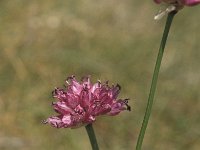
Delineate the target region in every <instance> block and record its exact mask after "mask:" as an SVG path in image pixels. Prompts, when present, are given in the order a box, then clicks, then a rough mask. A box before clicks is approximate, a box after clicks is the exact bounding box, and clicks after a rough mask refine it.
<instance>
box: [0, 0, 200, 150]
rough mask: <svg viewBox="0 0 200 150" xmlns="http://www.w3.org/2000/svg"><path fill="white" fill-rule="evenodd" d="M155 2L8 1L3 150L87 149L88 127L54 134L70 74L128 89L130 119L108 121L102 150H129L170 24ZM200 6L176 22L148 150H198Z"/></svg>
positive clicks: (100, 129)
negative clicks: (56, 91) (56, 103)
mask: <svg viewBox="0 0 200 150" xmlns="http://www.w3.org/2000/svg"><path fill="white" fill-rule="evenodd" d="M158 9H159V6H156V5H154V4H153V2H151V1H149V2H142V1H141V2H139V1H131V0H125V1H119V0H110V1H107V0H102V1H92V0H76V1H75V0H68V1H61V0H57V1H54V0H44V1H26V0H16V1H6V0H2V1H0V118H1V123H0V149H2V150H13V149H15V150H35V149H37V150H47V149H48V150H55V149H57V150H66V149H70V150H71V149H72V150H76V149H77V150H80V149H81V150H88V149H90V145H89V141H88V137H87V135H86V132H85V129H84V128H79V129H76V130H71V129H59V130H58V129H54V128H51V127H49V126H44V125H42V124H41V123H40V122H41V120H43V119H45V118H46V117H48V116H49V115H50V114H53V110H52V109H51V107H50V104H51V101H53V99H52V98H51V91H52V90H53V88H54V87H55V86H59V85H60V86H62V85H63V82H64V79H65V78H66V76H69V75H71V74H75V75H76V76H77V77H78V78H80V77H81V76H82V75H88V74H90V75H92V77H93V80H94V81H95V80H97V79H101V80H110V81H111V82H113V83H119V84H120V85H121V86H122V92H121V95H120V96H121V97H129V98H130V99H131V101H130V104H131V106H132V112H130V113H129V112H124V113H122V114H120V115H119V116H116V117H110V118H107V117H100V118H98V120H97V121H96V123H95V124H94V125H95V131H96V133H97V138H98V141H99V143H100V147H101V149H102V150H108V149H109V150H129V149H130V150H131V149H134V147H135V144H136V139H137V136H138V133H139V129H140V126H141V122H142V118H143V115H144V110H145V105H146V100H147V96H148V91H149V86H150V81H151V76H152V71H153V66H154V63H155V58H156V55H157V50H158V47H159V42H160V37H161V34H162V29H163V25H164V19H163V20H161V21H159V22H155V21H154V20H153V16H154V14H155V13H156V12H157V10H158ZM199 13H200V10H199V6H197V7H194V8H193V9H191V8H185V9H184V10H182V11H181V12H180V13H179V14H178V15H177V16H176V18H175V21H174V23H173V26H172V30H171V33H170V36H169V41H168V45H167V47H166V53H165V57H164V61H163V64H162V69H161V74H160V78H159V83H158V89H157V94H156V100H155V105H154V107H153V115H152V117H151V119H150V124H149V127H148V130H147V134H146V137H145V140H144V147H143V148H144V150H166V149H170V150H177V149H181V150H188V149H190V150H198V149H199V148H200V143H199V138H200V118H199V113H200V93H199V88H200V86H199V85H200V69H199V60H200V44H199V39H200V31H199V26H200V23H199V21H198V19H199Z"/></svg>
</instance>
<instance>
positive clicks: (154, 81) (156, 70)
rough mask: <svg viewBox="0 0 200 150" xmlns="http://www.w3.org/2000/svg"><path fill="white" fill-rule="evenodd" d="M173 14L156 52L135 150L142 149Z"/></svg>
mask: <svg viewBox="0 0 200 150" xmlns="http://www.w3.org/2000/svg"><path fill="white" fill-rule="evenodd" d="M175 14H176V11H173V12H171V13H169V15H168V17H167V21H166V24H165V29H164V32H163V37H162V40H161V43H160V48H159V52H158V56H157V60H156V65H155V68H154V73H153V78H152V82H151V88H150V93H149V98H148V103H147V107H146V112H145V115H144V119H143V122H142V127H141V130H140V134H139V137H138V141H137V145H136V150H141V148H142V142H143V139H144V135H145V131H146V128H147V125H148V121H149V117H150V115H151V110H152V105H153V99H154V95H155V91H156V85H157V80H158V75H159V70H160V65H161V61H162V57H163V53H164V49H165V44H166V41H167V37H168V34H169V30H170V27H171V24H172V20H173V18H174V16H175Z"/></svg>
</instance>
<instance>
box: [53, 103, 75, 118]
mask: <svg viewBox="0 0 200 150" xmlns="http://www.w3.org/2000/svg"><path fill="white" fill-rule="evenodd" d="M52 106H53V108H54V110H55V111H56V112H58V113H59V114H62V115H66V114H70V113H73V109H72V108H70V107H69V106H67V105H66V102H63V101H60V102H56V103H52Z"/></svg>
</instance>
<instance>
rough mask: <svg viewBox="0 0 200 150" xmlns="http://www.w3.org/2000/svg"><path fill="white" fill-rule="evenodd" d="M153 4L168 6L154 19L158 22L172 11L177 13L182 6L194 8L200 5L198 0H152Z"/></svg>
mask: <svg viewBox="0 0 200 150" xmlns="http://www.w3.org/2000/svg"><path fill="white" fill-rule="evenodd" d="M154 2H155V3H157V4H160V3H165V4H168V6H167V8H166V9H165V10H163V11H160V12H159V13H158V14H157V15H156V16H155V17H154V19H155V20H159V19H160V18H162V17H163V16H165V15H166V14H168V13H170V12H172V11H175V10H176V11H178V10H180V9H182V8H183V7H184V6H194V5H198V4H200V0H154Z"/></svg>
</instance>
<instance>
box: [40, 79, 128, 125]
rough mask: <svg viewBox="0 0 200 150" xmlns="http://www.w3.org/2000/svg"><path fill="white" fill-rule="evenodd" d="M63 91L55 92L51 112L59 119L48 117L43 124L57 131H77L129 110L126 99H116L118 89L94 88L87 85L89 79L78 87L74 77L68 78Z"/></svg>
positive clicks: (99, 83) (101, 85)
mask: <svg viewBox="0 0 200 150" xmlns="http://www.w3.org/2000/svg"><path fill="white" fill-rule="evenodd" d="M66 83H67V84H68V85H67V86H66V87H65V89H61V88H55V90H54V91H53V97H54V98H56V99H57V102H53V103H52V106H53V108H54V110H55V111H56V112H57V113H58V114H59V115H58V116H52V117H49V118H48V119H47V120H45V121H44V123H49V124H51V125H52V126H53V127H56V128H68V127H70V128H76V127H80V126H83V125H87V124H90V123H92V122H94V121H95V119H96V116H99V115H110V116H114V115H117V114H119V113H120V112H121V111H123V110H129V111H130V109H131V108H130V106H129V105H128V99H124V100H122V99H119V100H117V96H118V94H119V92H120V86H119V85H118V84H117V85H116V86H114V85H113V86H112V87H110V86H109V85H108V82H106V83H104V84H102V83H101V82H100V81H98V82H97V83H95V84H92V83H91V82H90V78H89V77H85V78H83V79H82V82H81V83H79V82H78V81H77V80H76V79H75V77H74V76H72V77H68V78H67V80H66Z"/></svg>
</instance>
